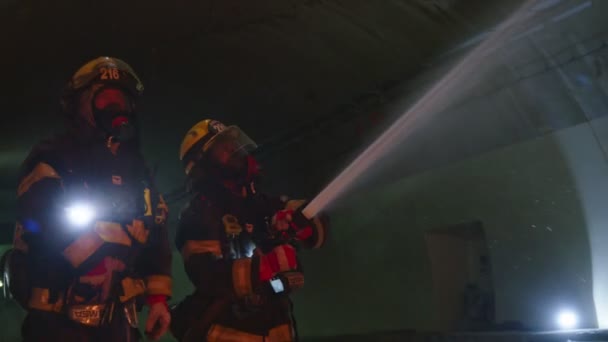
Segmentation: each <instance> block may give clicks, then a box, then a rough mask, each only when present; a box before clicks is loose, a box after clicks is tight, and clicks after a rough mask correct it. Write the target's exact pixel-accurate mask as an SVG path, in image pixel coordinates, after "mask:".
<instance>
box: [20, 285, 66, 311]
mask: <svg viewBox="0 0 608 342" xmlns="http://www.w3.org/2000/svg"><path fill="white" fill-rule="evenodd" d="M50 297H51V293H50V291H49V289H45V288H39V287H34V288H32V292H31V295H30V299H29V302H28V306H29V307H30V308H31V309H36V310H41V311H52V312H61V309H62V307H63V296H62V295H60V296H59V298H58V299H57V301H56V302H55V303H50V302H49V299H50Z"/></svg>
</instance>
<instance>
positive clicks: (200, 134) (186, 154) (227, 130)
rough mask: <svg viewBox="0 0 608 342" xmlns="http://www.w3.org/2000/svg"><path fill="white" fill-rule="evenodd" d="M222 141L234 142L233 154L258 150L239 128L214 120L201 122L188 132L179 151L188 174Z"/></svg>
mask: <svg viewBox="0 0 608 342" xmlns="http://www.w3.org/2000/svg"><path fill="white" fill-rule="evenodd" d="M220 141H230V142H232V144H233V146H235V148H234V150H233V153H234V152H237V151H244V152H251V151H253V150H254V149H256V148H257V145H256V143H255V142H254V141H253V140H251V139H250V138H249V137H248V136H247V134H245V133H244V132H243V131H241V129H240V128H238V127H237V126H228V127H227V126H225V125H224V124H223V123H221V122H219V121H216V120H212V119H207V120H203V121H200V122H198V123H197V124H196V125H194V126H192V128H190V129H189V130H188V132H187V133H186V136H185V137H184V139H183V140H182V144H181V146H180V149H179V159H180V160H181V161H182V163H183V164H184V167H185V171H186V174H189V173H190V170H192V167H193V166H194V165H195V164H196V163H197V162H198V161H200V160H201V159H202V158H203V157H204V156H205V154H206V153H207V152H208V151H209V150H210V149H212V148H213V146H214V145H217V143H218V142H220Z"/></svg>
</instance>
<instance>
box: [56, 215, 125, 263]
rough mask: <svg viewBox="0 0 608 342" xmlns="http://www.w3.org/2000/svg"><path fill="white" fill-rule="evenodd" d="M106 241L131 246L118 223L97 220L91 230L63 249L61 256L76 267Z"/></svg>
mask: <svg viewBox="0 0 608 342" xmlns="http://www.w3.org/2000/svg"><path fill="white" fill-rule="evenodd" d="M106 242H107V243H116V244H119V245H125V246H131V239H130V238H129V236H128V235H127V233H126V232H125V231H124V230H123V229H122V226H121V225H120V224H119V223H115V222H105V221H97V222H95V228H94V229H93V230H90V231H89V232H87V233H85V234H83V235H81V236H80V237H79V238H78V239H76V241H74V242H72V243H71V244H70V245H69V246H68V247H66V249H64V250H63V256H64V257H65V258H66V259H67V260H68V261H69V262H70V264H72V266H73V267H78V266H80V265H82V263H83V262H85V261H86V260H87V259H88V258H89V257H90V256H91V255H93V253H95V252H96V251H97V250H98V249H99V247H101V246H102V245H103V244H104V243H106Z"/></svg>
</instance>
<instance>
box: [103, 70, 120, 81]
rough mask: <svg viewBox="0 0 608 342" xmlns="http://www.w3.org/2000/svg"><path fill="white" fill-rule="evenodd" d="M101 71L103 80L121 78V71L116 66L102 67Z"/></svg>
mask: <svg viewBox="0 0 608 342" xmlns="http://www.w3.org/2000/svg"><path fill="white" fill-rule="evenodd" d="M99 72H100V73H101V79H102V80H119V79H120V73H119V72H118V69H116V68H100V69H99Z"/></svg>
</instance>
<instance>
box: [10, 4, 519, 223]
mask: <svg viewBox="0 0 608 342" xmlns="http://www.w3.org/2000/svg"><path fill="white" fill-rule="evenodd" d="M518 2H519V1H493V2H492V4H489V2H487V1H484V0H461V1H458V0H384V1H369V0H349V1H338V0H334V1H330V0H326V1H324V0H260V1H255V2H253V1H246V0H231V1H209V0H207V1H185V0H181V1H173V2H161V1H142V0H137V1H128V2H127V1H112V0H110V1H103V2H99V3H97V2H89V1H81V0H78V1H75V0H70V1H38V0H0V32H2V34H1V35H0V46H2V55H1V57H0V59H1V61H2V63H1V65H2V66H3V71H2V74H3V77H2V79H3V80H4V82H3V88H4V89H5V90H4V91H3V96H2V97H1V98H0V101H1V105H2V111H3V117H5V118H7V120H9V121H7V122H6V124H3V125H2V130H3V131H2V134H3V143H2V145H1V151H0V191H1V192H0V205H1V206H2V207H1V208H0V222H5V223H7V224H8V223H9V222H11V221H12V220H13V216H14V214H13V213H14V209H13V208H14V189H15V187H16V185H15V174H16V170H17V167H18V165H19V163H20V162H21V160H22V159H23V158H24V157H25V154H26V153H27V151H28V150H29V149H30V147H31V146H32V144H33V143H34V142H35V141H37V140H39V139H40V138H42V137H44V136H48V135H49V133H51V132H52V130H53V129H57V128H58V127H60V126H61V117H60V115H59V114H58V111H59V109H58V106H57V98H58V95H59V94H60V91H61V87H62V86H63V85H64V83H65V81H66V79H67V78H68V77H69V75H70V74H71V73H72V72H73V71H74V70H75V68H76V67H78V66H79V65H80V64H81V63H83V62H84V61H86V60H88V59H90V58H93V57H96V56H98V55H113V56H117V57H120V58H122V59H125V60H126V61H128V62H129V63H130V64H131V65H132V66H133V67H134V68H135V69H136V70H137V71H138V73H139V74H140V76H141V78H142V79H143V81H144V84H145V86H146V95H145V99H144V101H143V104H142V110H141V112H142V116H143V120H142V121H143V122H144V129H145V133H144V141H145V142H146V152H147V153H148V155H151V159H152V160H153V161H156V162H158V163H160V165H161V167H162V169H163V170H164V171H163V173H162V175H164V176H165V177H164V179H162V180H160V183H161V188H164V189H163V190H167V189H168V188H171V187H172V186H174V185H175V184H176V183H178V181H176V179H180V177H181V171H180V167H179V163H178V162H177V158H176V149H177V146H178V145H179V142H180V140H181V135H182V134H183V133H184V132H185V130H187V128H188V127H189V126H190V125H192V124H193V123H194V122H195V121H197V120H200V119H202V118H205V117H209V116H211V117H215V118H218V119H221V120H223V121H225V122H227V123H238V124H239V125H240V126H241V127H243V128H244V129H245V130H246V131H247V132H248V133H249V134H250V135H251V136H253V137H254V138H255V139H256V140H258V141H272V138H273V137H275V136H280V135H281V134H284V133H285V132H288V131H289V129H293V128H297V127H299V126H300V125H302V124H305V123H307V122H311V121H313V120H315V119H318V118H319V117H324V116H330V115H332V113H333V112H334V110H335V108H336V107H337V106H339V105H340V104H342V103H346V102H349V101H351V100H352V99H353V98H356V97H357V96H360V94H362V93H365V92H368V91H371V90H374V89H378V88H381V87H382V86H383V85H385V84H391V83H394V82H400V81H403V80H405V79H408V78H410V77H413V76H414V75H416V74H417V73H418V72H419V71H420V70H421V69H423V68H424V67H425V65H426V64H428V63H429V61H430V60H432V59H433V58H434V57H436V56H438V55H439V54H441V53H442V52H445V51H446V49H449V48H452V47H454V46H456V45H457V44H459V43H461V42H462V41H463V40H465V39H466V38H467V37H470V36H474V35H475V34H478V33H479V32H481V31H482V30H484V29H486V28H487V27H489V26H491V25H492V24H493V22H495V21H496V18H500V17H502V16H504V15H505V14H507V13H508V12H509V10H510V9H512V8H513V7H514V6H515V5H516V4H517V3H518ZM8 122H10V124H9V123H8ZM159 137H160V138H159ZM4 230H6V229H4Z"/></svg>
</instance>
